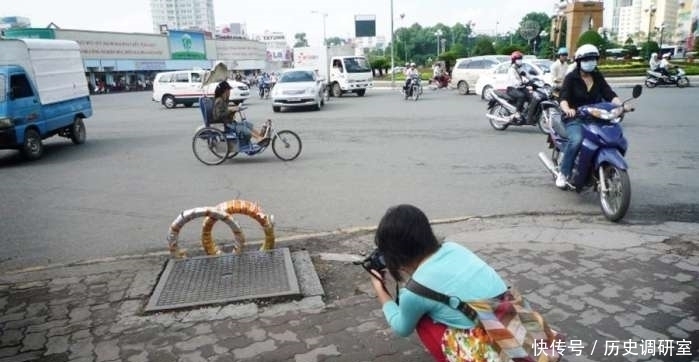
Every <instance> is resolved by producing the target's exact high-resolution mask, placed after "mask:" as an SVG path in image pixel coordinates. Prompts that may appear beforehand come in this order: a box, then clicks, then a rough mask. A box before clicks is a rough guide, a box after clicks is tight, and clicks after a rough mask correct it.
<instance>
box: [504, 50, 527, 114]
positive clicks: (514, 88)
mask: <svg viewBox="0 0 699 362" xmlns="http://www.w3.org/2000/svg"><path fill="white" fill-rule="evenodd" d="M522 58H524V55H523V54H522V53H521V52H519V51H514V52H512V54H511V55H510V62H511V63H512V65H510V69H509V70H508V71H507V95H508V96H510V97H512V98H513V99H514V100H515V102H516V103H515V106H516V107H517V112H515V114H513V115H512V119H513V120H515V121H518V122H519V121H522V119H521V116H520V113H521V112H522V107H524V102H525V101H526V100H528V99H529V98H530V94H529V91H528V90H527V89H526V88H524V87H523V85H524V84H525V83H526V82H527V81H528V79H527V77H526V76H524V75H522V73H524V69H522Z"/></svg>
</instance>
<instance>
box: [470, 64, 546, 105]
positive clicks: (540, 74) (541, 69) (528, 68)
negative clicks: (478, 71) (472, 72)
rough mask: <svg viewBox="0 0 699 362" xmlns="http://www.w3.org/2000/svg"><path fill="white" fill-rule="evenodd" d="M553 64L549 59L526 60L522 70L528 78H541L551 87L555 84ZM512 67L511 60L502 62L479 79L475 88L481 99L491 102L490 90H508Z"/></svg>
mask: <svg viewBox="0 0 699 362" xmlns="http://www.w3.org/2000/svg"><path fill="white" fill-rule="evenodd" d="M551 63H552V62H551V61H550V60H548V59H525V60H523V61H522V69H523V70H524V71H525V72H526V73H527V75H528V76H532V77H537V78H540V79H542V80H543V81H544V83H546V84H548V85H551V84H552V83H553V79H552V77H551V71H550V66H551ZM511 65H512V63H511V62H510V61H509V60H508V61H506V62H502V63H500V64H498V65H496V66H495V67H494V68H493V69H491V70H490V71H489V72H487V73H485V74H483V75H482V76H481V77H480V78H478V81H477V82H476V86H475V91H476V94H480V95H481V99H484V100H489V99H490V98H489V97H488V92H489V90H490V89H505V88H507V71H508V70H509V69H510V66H511Z"/></svg>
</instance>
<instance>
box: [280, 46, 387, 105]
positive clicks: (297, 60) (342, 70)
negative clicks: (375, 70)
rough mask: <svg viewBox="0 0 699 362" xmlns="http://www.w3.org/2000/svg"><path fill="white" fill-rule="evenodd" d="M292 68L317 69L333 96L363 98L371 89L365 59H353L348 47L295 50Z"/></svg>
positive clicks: (367, 63)
mask: <svg viewBox="0 0 699 362" xmlns="http://www.w3.org/2000/svg"><path fill="white" fill-rule="evenodd" d="M294 68H303V69H313V70H317V71H318V73H320V76H321V78H322V79H324V80H325V82H326V84H327V86H328V87H329V91H330V94H332V95H333V96H334V97H341V96H342V95H343V94H345V93H355V94H357V95H358V96H360V97H362V96H364V94H365V93H366V90H367V88H371V87H373V86H374V83H373V74H372V72H371V66H369V62H368V61H367V59H366V58H365V57H363V56H355V55H354V49H353V48H351V47H347V46H339V47H327V48H325V47H300V48H294Z"/></svg>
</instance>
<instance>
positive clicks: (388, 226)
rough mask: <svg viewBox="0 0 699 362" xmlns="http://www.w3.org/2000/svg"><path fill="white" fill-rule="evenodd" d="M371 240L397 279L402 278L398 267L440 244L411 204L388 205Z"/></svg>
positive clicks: (422, 256) (400, 279) (436, 247)
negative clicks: (389, 206)
mask: <svg viewBox="0 0 699 362" xmlns="http://www.w3.org/2000/svg"><path fill="white" fill-rule="evenodd" d="M374 242H375V243H376V246H377V247H378V248H379V250H380V251H381V252H382V253H383V256H384V260H385V262H386V268H387V269H388V271H389V272H390V273H391V275H392V276H393V278H394V279H395V280H397V281H402V280H403V278H402V276H401V275H400V272H399V269H400V268H402V267H406V266H409V265H412V264H414V263H416V262H419V261H421V260H422V259H424V258H425V257H427V256H428V255H430V254H432V253H434V252H435V251H437V250H438V249H439V247H440V243H439V241H438V240H437V237H436V236H435V235H434V233H433V232H432V226H430V221H429V220H428V219H427V216H425V214H424V213H423V212H422V211H421V210H420V209H418V208H417V207H415V206H413V205H397V206H393V207H391V208H389V209H388V210H387V211H386V214H385V215H384V216H383V217H382V218H381V222H379V227H378V229H377V230H376V236H375V238H374Z"/></svg>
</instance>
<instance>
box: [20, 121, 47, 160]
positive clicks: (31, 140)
mask: <svg viewBox="0 0 699 362" xmlns="http://www.w3.org/2000/svg"><path fill="white" fill-rule="evenodd" d="M43 154H44V145H43V144H42V143H41V136H40V135H39V132H37V131H36V130H35V129H28V130H26V131H25V132H24V144H23V145H22V156H24V158H26V159H27V160H36V159H39V158H41V155H43Z"/></svg>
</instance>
